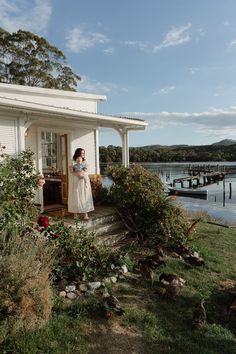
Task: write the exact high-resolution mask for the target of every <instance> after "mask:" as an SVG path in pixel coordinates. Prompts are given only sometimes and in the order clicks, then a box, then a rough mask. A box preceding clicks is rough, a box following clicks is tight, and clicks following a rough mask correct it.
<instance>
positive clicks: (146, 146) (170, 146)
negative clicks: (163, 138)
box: [140, 139, 236, 150]
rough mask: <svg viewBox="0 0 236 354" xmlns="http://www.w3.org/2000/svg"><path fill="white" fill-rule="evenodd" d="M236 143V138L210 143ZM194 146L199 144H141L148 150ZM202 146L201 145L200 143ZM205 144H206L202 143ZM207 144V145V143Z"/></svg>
mask: <svg viewBox="0 0 236 354" xmlns="http://www.w3.org/2000/svg"><path fill="white" fill-rule="evenodd" d="M233 144H236V140H232V139H224V140H221V141H218V142H216V143H213V144H210V145H233ZM193 146H198V145H187V144H179V145H158V144H156V145H145V146H140V148H142V149H147V150H149V149H150V150H152V149H164V148H171V149H178V148H184V147H193ZM199 146H201V145H199ZM202 146H204V145H202ZM206 146H207V145H206Z"/></svg>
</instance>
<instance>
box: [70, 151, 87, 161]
mask: <svg viewBox="0 0 236 354" xmlns="http://www.w3.org/2000/svg"><path fill="white" fill-rule="evenodd" d="M82 151H84V149H82V148H78V149H76V150H75V153H74V156H73V160H74V161H76V159H77V157H79V156H81V152H82ZM84 160H85V159H84V157H83V161H84Z"/></svg>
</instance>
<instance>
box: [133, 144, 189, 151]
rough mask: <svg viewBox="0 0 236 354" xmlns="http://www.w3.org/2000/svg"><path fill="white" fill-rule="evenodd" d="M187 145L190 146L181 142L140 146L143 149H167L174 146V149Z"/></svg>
mask: <svg viewBox="0 0 236 354" xmlns="http://www.w3.org/2000/svg"><path fill="white" fill-rule="evenodd" d="M186 146H189V145H187V144H180V145H158V144H157V145H145V146H140V148H142V149H147V150H149V149H151V150H152V149H165V148H172V149H175V148H181V147H186Z"/></svg>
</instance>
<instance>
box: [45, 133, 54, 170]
mask: <svg viewBox="0 0 236 354" xmlns="http://www.w3.org/2000/svg"><path fill="white" fill-rule="evenodd" d="M41 143H42V167H43V171H58V134H56V133H52V132H41Z"/></svg>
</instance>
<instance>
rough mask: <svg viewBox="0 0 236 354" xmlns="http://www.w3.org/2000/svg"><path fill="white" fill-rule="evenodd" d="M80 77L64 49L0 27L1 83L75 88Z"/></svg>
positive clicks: (29, 34)
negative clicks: (73, 69) (67, 58)
mask: <svg viewBox="0 0 236 354" xmlns="http://www.w3.org/2000/svg"><path fill="white" fill-rule="evenodd" d="M78 80H80V77H79V76H78V75H76V74H75V73H73V71H72V70H71V68H70V67H69V66H68V65H67V63H66V57H65V55H64V54H63V53H62V51H61V50H59V49H58V48H56V47H55V46H53V45H51V44H50V43H49V42H48V41H47V40H46V39H44V38H43V37H39V36H37V35H36V34H34V33H32V32H28V31H23V30H19V31H17V32H13V33H9V32H7V31H5V30H4V29H2V28H0V82H5V83H11V84H18V85H26V86H39V87H45V88H54V89H60V90H70V91H76V86H77V82H78Z"/></svg>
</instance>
